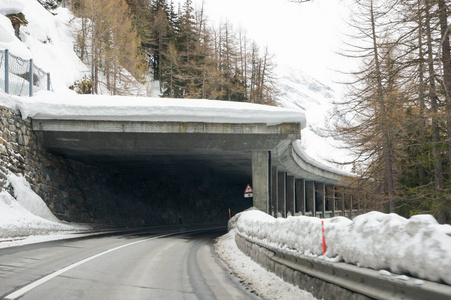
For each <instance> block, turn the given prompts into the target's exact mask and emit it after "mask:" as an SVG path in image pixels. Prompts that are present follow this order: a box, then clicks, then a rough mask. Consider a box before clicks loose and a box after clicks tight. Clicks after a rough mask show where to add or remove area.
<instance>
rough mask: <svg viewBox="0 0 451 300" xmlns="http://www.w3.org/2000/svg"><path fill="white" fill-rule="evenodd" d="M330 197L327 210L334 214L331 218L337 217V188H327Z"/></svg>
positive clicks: (331, 186) (332, 186)
mask: <svg viewBox="0 0 451 300" xmlns="http://www.w3.org/2000/svg"><path fill="white" fill-rule="evenodd" d="M327 191H328V193H327V194H328V197H327V209H329V210H330V211H331V212H332V215H331V217H332V218H333V217H335V186H334V185H330V186H328V188H327Z"/></svg>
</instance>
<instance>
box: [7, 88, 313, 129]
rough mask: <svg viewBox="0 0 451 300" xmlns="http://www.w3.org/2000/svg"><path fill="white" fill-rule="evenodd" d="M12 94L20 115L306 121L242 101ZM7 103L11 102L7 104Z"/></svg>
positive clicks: (289, 111) (290, 112)
mask: <svg viewBox="0 0 451 300" xmlns="http://www.w3.org/2000/svg"><path fill="white" fill-rule="evenodd" d="M5 96H7V97H13V98H14V100H15V101H11V100H10V101H3V102H4V104H7V103H6V102H15V107H16V108H18V109H20V111H21V113H22V117H23V118H27V117H31V118H33V119H58V120H102V121H157V122H203V123H235V124H239V123H245V124H249V123H255V124H256V123H266V124H268V125H277V124H282V123H300V124H301V129H302V128H304V127H305V125H306V119H305V114H304V113H303V112H301V111H299V110H294V109H289V108H281V107H275V106H268V105H260V104H253V103H244V102H232V101H217V100H200V99H171V98H145V97H127V96H107V95H78V94H75V93H73V94H72V93H57V94H55V93H51V92H45V91H41V92H39V93H38V94H37V95H36V96H34V97H31V98H20V97H14V96H10V95H6V94H3V96H2V95H0V104H1V103H2V101H1V100H2V98H4V97H5ZM9 106H11V104H10V105H9Z"/></svg>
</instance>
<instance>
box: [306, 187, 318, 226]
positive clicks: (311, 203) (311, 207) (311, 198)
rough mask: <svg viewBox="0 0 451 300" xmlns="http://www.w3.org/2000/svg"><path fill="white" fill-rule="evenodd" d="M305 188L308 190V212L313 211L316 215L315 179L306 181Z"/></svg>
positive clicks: (313, 214)
mask: <svg viewBox="0 0 451 300" xmlns="http://www.w3.org/2000/svg"><path fill="white" fill-rule="evenodd" d="M305 190H306V203H307V208H306V211H307V212H311V213H312V216H313V217H314V216H316V207H315V198H316V196H315V182H314V181H306V182H305Z"/></svg>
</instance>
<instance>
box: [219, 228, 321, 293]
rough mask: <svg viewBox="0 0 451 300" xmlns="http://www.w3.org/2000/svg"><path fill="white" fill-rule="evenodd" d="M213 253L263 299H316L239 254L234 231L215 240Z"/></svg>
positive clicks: (244, 255) (241, 253)
mask: <svg viewBox="0 0 451 300" xmlns="http://www.w3.org/2000/svg"><path fill="white" fill-rule="evenodd" d="M215 252H216V254H217V255H218V256H219V257H220V258H221V259H222V261H223V262H224V264H226V265H227V266H228V267H229V268H230V269H231V270H233V272H234V274H235V275H236V276H237V277H238V278H239V279H240V280H241V281H242V282H243V283H244V284H245V285H246V286H248V287H249V288H250V289H252V290H254V291H255V293H256V294H257V295H259V296H260V297H262V298H263V299H274V300H276V299H281V300H283V299H297V300H315V299H316V298H315V297H313V296H312V294H311V293H309V292H306V291H303V290H301V289H299V288H298V287H297V286H294V285H292V284H291V283H288V282H285V281H283V279H282V278H280V277H278V276H277V275H276V274H274V273H271V272H269V271H267V270H265V269H264V268H263V267H261V266H260V265H259V264H257V263H256V262H254V261H253V260H252V259H251V258H250V257H248V256H247V255H246V254H244V253H243V252H241V251H240V249H238V246H237V245H236V243H235V230H231V231H229V233H227V234H225V235H223V236H221V237H219V238H218V239H216V241H215Z"/></svg>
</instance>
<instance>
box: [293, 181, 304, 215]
mask: <svg viewBox="0 0 451 300" xmlns="http://www.w3.org/2000/svg"><path fill="white" fill-rule="evenodd" d="M295 188H296V193H295V195H296V210H297V212H300V213H301V214H302V215H305V180H304V179H296V180H295Z"/></svg>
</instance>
